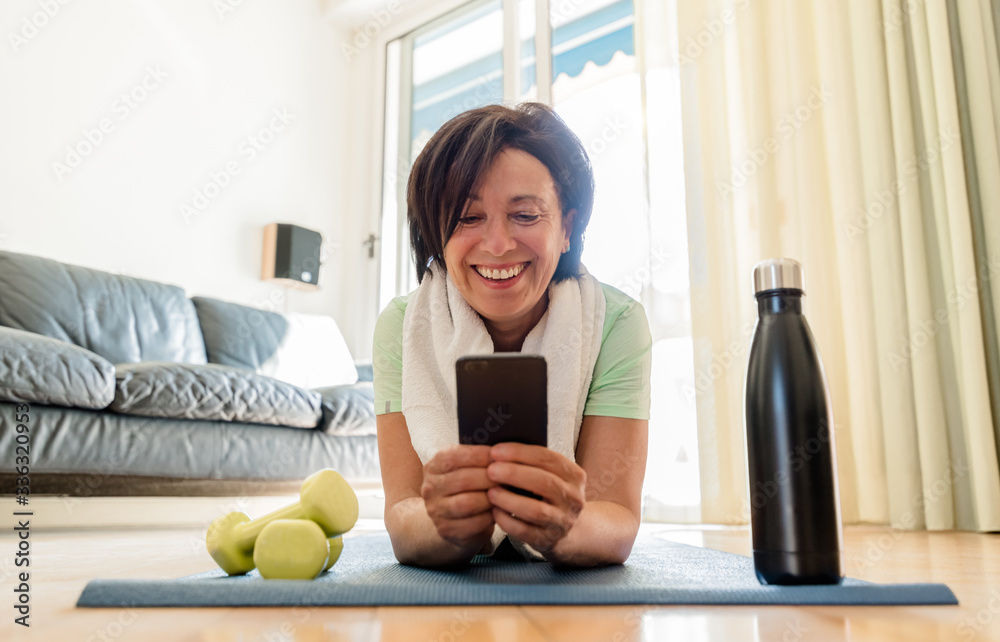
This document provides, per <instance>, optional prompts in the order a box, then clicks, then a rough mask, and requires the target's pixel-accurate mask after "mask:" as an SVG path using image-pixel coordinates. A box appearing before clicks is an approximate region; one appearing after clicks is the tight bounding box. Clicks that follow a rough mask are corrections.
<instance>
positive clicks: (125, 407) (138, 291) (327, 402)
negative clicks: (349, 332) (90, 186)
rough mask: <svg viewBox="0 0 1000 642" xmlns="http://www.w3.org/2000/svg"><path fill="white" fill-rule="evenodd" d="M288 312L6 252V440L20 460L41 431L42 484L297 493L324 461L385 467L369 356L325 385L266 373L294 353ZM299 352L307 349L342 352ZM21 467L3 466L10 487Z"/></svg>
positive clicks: (342, 466)
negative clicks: (192, 294) (308, 385)
mask: <svg viewBox="0 0 1000 642" xmlns="http://www.w3.org/2000/svg"><path fill="white" fill-rule="evenodd" d="M328 321H329V323H330V324H331V325H332V327H333V329H334V331H335V332H336V334H337V337H338V338H339V337H340V335H339V331H338V330H336V325H335V323H334V322H333V321H332V319H328ZM290 323H291V316H288V315H281V314H277V313H273V312H264V311H261V310H257V309H254V308H250V307H246V306H241V305H236V304H233V303H228V302H225V301H220V300H217V299H210V298H200V297H195V298H194V299H190V298H188V297H187V295H186V294H185V292H184V291H183V290H182V289H180V288H178V287H175V286H171V285H167V284H164V283H157V282H154V281H148V280H143V279H137V278H132V277H128V276H121V275H116V274H111V273H107V272H101V271H98V270H92V269H87V268H82V267H76V266H71V265H66V264H63V263H59V262H57V261H53V260H50V259H44V258H40V257H35V256H29V255H24V254H17V253H13V252H0V452H3V453H5V454H6V457H7V459H8V464H14V463H15V460H14V457H15V455H16V454H20V453H17V452H16V448H17V446H18V445H19V444H20V445H22V446H24V445H25V444H24V443H23V442H24V441H25V437H23V436H22V435H25V434H27V435H28V436H29V437H30V443H29V444H27V447H28V449H29V454H28V461H29V462H30V463H29V467H30V475H29V479H30V489H31V493H33V494H53V493H54V494H68V495H73V496H88V495H163V494H189V495H190V494H203V495H222V494H244V493H251V492H252V493H257V494H261V493H268V492H287V491H288V490H289V489H291V488H294V487H297V485H298V484H299V483H300V482H301V480H302V479H304V478H305V477H307V476H308V475H309V474H311V473H312V472H314V471H316V470H318V469H320V468H326V467H330V468H334V469H336V470H338V471H339V472H341V474H343V475H344V476H345V477H346V478H348V479H349V480H364V479H377V478H378V477H379V468H378V453H377V448H376V439H375V418H374V408H373V396H372V389H371V376H370V372H371V371H370V368H364V367H362V368H359V369H357V370H355V369H354V367H355V365H354V364H353V362H350V361H349V362H348V363H347V364H346V367H347V368H348V369H349V372H348V374H349V375H350V376H349V378H348V379H345V380H344V381H343V382H342V383H341V384H340V385H331V386H323V387H317V388H313V389H309V388H306V387H303V386H301V385H295V384H294V383H290V382H289V381H288V377H285V380H281V379H279V378H275V377H272V376H268V373H269V372H272V371H275V372H276V370H275V366H274V364H275V358H276V355H282V354H283V355H284V357H285V362H286V363H287V362H288V356H289V355H288V354H287V353H288V350H289V348H288V346H287V344H288V341H287V337H288V335H289V332H290ZM327 338H328V337H327ZM340 341H341V343H343V340H342V338H340ZM306 350H307V351H308V350H309V347H308V346H307V347H306ZM282 351H284V352H282ZM344 351H345V352H346V345H345V346H344ZM298 352H299V353H300V354H294V355H292V356H294V357H295V359H298V361H295V359H293V360H292V361H293V362H294V363H304V362H305V361H303V359H305V360H306V361H308V360H316V359H319V360H322V359H325V358H327V356H328V355H326V354H325V353H322V352H321V351H317V353H316V354H308V355H305V354H301V353H302V352H303V350H302V345H301V342H300V344H299V348H298ZM347 358H348V359H349V354H347ZM319 365H320V366H323V367H325V366H327V365H331V366H332V365H333V364H328V363H325V362H322V361H321V362H319ZM344 365H345V364H343V363H341V364H339V366H338V367H340V368H341V370H340V371H336V372H343V367H344ZM279 370H280V368H279ZM284 370H285V372H286V374H287V372H288V371H289V369H288V368H287V367H286V368H285V369H284ZM334 370H335V368H334ZM293 371H294V369H293ZM358 374H360V375H361V376H360V377H358ZM355 379H358V380H357V381H354V380H355ZM352 381H354V382H353V383H352ZM18 424H23V425H25V426H27V427H28V430H27V432H24V428H20V429H19V428H18ZM19 430H20V431H21V432H19ZM19 437H20V441H18V438H19ZM21 453H23V451H21ZM22 461H24V460H22ZM17 477H19V475H18V474H17V472H16V470H15V469H14V467H13V466H8V465H5V466H4V469H3V473H2V474H0V492H2V493H5V494H12V493H14V492H15V488H16V486H18V485H19V483H18V480H17ZM21 483H23V480H22V482H21Z"/></svg>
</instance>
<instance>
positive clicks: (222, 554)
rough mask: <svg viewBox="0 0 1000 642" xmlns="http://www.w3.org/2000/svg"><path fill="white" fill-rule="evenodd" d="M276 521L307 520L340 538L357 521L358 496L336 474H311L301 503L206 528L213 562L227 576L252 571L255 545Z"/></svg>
mask: <svg viewBox="0 0 1000 642" xmlns="http://www.w3.org/2000/svg"><path fill="white" fill-rule="evenodd" d="M279 519H293V520H294V519H299V520H301V519H308V520H312V521H313V522H315V523H316V524H317V525H318V526H319V528H320V529H321V530H322V532H323V534H324V537H325V538H330V537H336V536H338V535H343V534H344V533H346V532H347V531H349V530H351V529H352V528H353V527H354V524H355V523H356V522H357V521H358V496H357V495H355V494H354V489H352V488H351V486H350V484H348V483H347V482H346V481H345V480H344V478H343V477H341V476H340V473H338V472H337V471H335V470H332V469H329V468H326V469H323V470H320V471H318V472H316V473H313V474H312V475H310V476H309V477H307V478H306V480H305V481H304V482H303V483H302V491H301V494H300V500H299V501H298V502H296V503H295V504H292V505H291V506H286V507H285V508H281V509H279V510H276V511H274V512H272V513H268V514H267V515H264V516H263V517H259V518H257V519H255V520H251V519H250V518H249V517H247V516H246V515H245V514H244V513H239V512H235V513H229V514H227V515H223V516H222V517H219V518H216V520H215V521H213V522H212V524H211V526H209V527H208V534H207V536H206V537H205V545H206V548H208V553H209V554H210V555H211V556H212V559H214V560H215V562H216V563H217V564H218V565H219V567H220V568H222V570H224V571H225V572H226V573H228V574H229V575H239V574H242V573H246V572H248V571H250V570H252V569H253V567H254V561H253V549H254V543H255V542H256V541H257V537H258V536H259V535H260V533H261V531H262V530H263V529H264V527H266V526H267V525H268V524H270V523H271V522H274V521H276V520H279Z"/></svg>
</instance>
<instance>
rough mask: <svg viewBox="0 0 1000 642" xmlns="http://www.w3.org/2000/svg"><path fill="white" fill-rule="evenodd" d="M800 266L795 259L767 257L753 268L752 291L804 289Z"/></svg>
mask: <svg viewBox="0 0 1000 642" xmlns="http://www.w3.org/2000/svg"><path fill="white" fill-rule="evenodd" d="M804 284H805V277H803V276H802V266H801V265H800V264H799V262H798V261H796V260H795V259H767V260H766V261H761V262H760V263H758V264H757V265H755V266H754V268H753V293H754V295H755V296H756V295H758V294H760V293H761V292H766V291H767V290H802V291H805V287H804Z"/></svg>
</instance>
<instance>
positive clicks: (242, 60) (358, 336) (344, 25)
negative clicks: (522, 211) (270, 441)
mask: <svg viewBox="0 0 1000 642" xmlns="http://www.w3.org/2000/svg"><path fill="white" fill-rule="evenodd" d="M63 2H66V4H61V3H60V2H58V1H57V0H4V2H3V3H2V5H0V35H2V36H3V42H0V249H5V250H11V251H15V252H24V253H29V254H35V255H40V256H45V257H50V258H54V259H57V260H60V261H64V262H67V263H73V264H77V265H84V266H88V267H93V268H98V269H103V270H109V271H116V272H120V273H124V274H128V275H130V276H137V277H142V278H148V279H154V280H159V281H164V282H168V283H174V284H176V285H180V286H182V287H184V288H185V289H186V290H187V291H188V293H189V294H191V295H196V294H197V295H206V296H215V297H219V298H223V299H227V300H230V301H236V302H241V303H245V304H250V305H258V306H261V307H271V306H274V307H276V309H278V310H279V311H280V310H282V309H285V308H286V306H287V309H288V310H290V311H300V312H312V313H324V314H330V315H332V316H333V317H334V318H336V319H337V322H338V323H339V324H340V325H341V328H342V329H343V331H344V333H345V335H346V336H347V339H348V344H349V345H350V347H351V349H352V351H353V352H354V354H355V356H356V357H359V358H364V357H367V356H369V355H370V350H371V347H370V342H371V335H370V327H371V326H370V324H371V322H372V320H373V318H374V314H375V311H374V307H375V305H376V303H375V293H374V284H375V270H376V261H375V260H369V259H368V256H367V251H366V250H365V249H364V248H363V247H362V245H361V243H362V241H363V240H364V238H365V237H366V236H367V235H368V234H369V233H371V232H377V229H378V227H377V225H378V212H377V203H374V204H373V203H372V199H371V197H370V196H366V195H364V194H363V193H362V192H363V191H364V190H365V188H366V186H362V185H360V184H359V183H360V181H361V180H364V178H363V177H364V176H365V174H364V173H362V174H361V175H359V168H360V167H361V166H365V165H366V164H369V163H368V161H367V159H369V158H370V155H371V154H372V152H373V150H372V149H371V141H372V140H375V136H376V134H375V133H374V130H372V129H371V127H372V126H373V122H374V123H376V124H377V123H378V120H377V119H374V118H373V116H372V115H371V114H370V109H371V108H370V105H369V104H368V103H365V102H363V101H359V100H358V96H362V95H365V96H367V95H369V94H370V93H371V83H372V82H374V81H375V78H376V77H377V74H373V71H372V69H371V68H370V63H371V60H370V59H366V60H367V62H368V65H367V66H366V65H365V64H363V63H360V62H358V61H357V60H356V59H352V60H348V57H347V56H345V55H344V53H343V51H342V47H341V45H342V44H343V43H344V42H348V41H350V39H351V38H352V37H353V31H352V29H351V24H350V23H349V22H345V20H350V19H352V18H346V19H345V18H344V17H343V16H340V15H338V13H337V6H338V3H336V2H331V3H323V2H321V1H320V0H295V1H291V0H286V1H282V2H278V1H277V0H242V1H241V0H213V1H210V0H174V1H171V2H165V1H160V0H131V1H129V0H88V1H87V2H82V1H81V2H71V1H68V0H63ZM231 5H233V6H231ZM376 6H377V5H376ZM226 8H229V9H231V10H224V9H226ZM46 12H47V13H46ZM47 14H51V15H47ZM344 15H347V14H344ZM361 18H362V20H363V19H364V18H365V15H364V13H362V16H361ZM32 23H34V24H32ZM36 25H40V26H36ZM369 54H370V52H369ZM144 85H145V86H144ZM122 94H131V95H132V97H133V98H132V99H133V102H132V104H129V103H128V102H126V101H125V100H124V99H123V98H122ZM276 110H277V112H276ZM278 112H286V113H287V114H289V115H290V118H289V117H286V119H288V122H287V123H283V122H282V121H281V119H275V118H274V115H275V114H276V113H278ZM359 113H360V114H364V115H363V117H362V118H361V119H360V122H358V121H359V119H358V114H359ZM102 127H103V129H104V130H105V131H104V132H100V130H101V128H102ZM272 127H273V129H274V131H273V132H269V131H267V129H269V128H272ZM262 130H264V131H262ZM278 130H280V131H278ZM272 133H273V136H271V134H272ZM253 136H258V137H261V138H260V140H259V141H258V146H259V149H258V150H254V152H251V150H250V145H252V144H253V142H252V140H251V137H253ZM88 137H89V138H90V139H92V141H94V142H90V141H88ZM269 137H270V140H268V138H269ZM264 141H267V142H266V143H265V142H264ZM67 147H70V148H76V153H77V154H79V157H77V156H76V155H75V154H74V153H72V152H69V151H67ZM55 163H61V164H62V165H63V166H59V165H55ZM71 165H74V166H71ZM227 166H228V167H229V168H230V169H233V170H236V169H238V173H237V174H235V175H233V176H229V177H226V176H225V175H224V173H225V170H226V168H227ZM213 176H216V177H218V178H217V180H218V182H220V183H223V184H225V186H224V187H223V188H222V189H219V190H218V191H216V190H215V189H214V188H213V187H209V188H208V189H207V190H206V189H205V186H206V185H210V184H211V183H212V181H213ZM369 178H370V177H369ZM227 181H228V182H227ZM198 190H201V191H202V193H203V194H207V195H208V196H213V195H214V198H211V199H209V200H207V201H198V202H197V203H196V202H195V194H196V192H197V191H198ZM206 203H207V204H206ZM185 205H187V206H190V207H191V209H190V210H185V208H184V207H183V206H185ZM196 206H201V208H200V209H198V208H196ZM185 212H186V214H187V215H185ZM192 212H193V214H192ZM274 221H280V222H289V223H295V224H298V225H302V226H305V227H310V228H313V229H317V230H319V231H320V232H322V233H323V236H324V240H325V241H326V244H327V248H326V249H327V251H326V259H325V260H326V263H325V264H324V267H323V270H322V272H321V284H322V288H321V290H320V291H319V292H313V293H304V292H291V293H288V291H286V290H285V289H284V288H280V287H276V286H274V285H272V284H269V283H266V282H263V281H261V280H260V260H261V259H260V257H261V245H262V228H263V226H264V225H265V224H267V223H270V222H274ZM272 302H273V303H272Z"/></svg>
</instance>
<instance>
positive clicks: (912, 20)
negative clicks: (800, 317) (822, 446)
mask: <svg viewBox="0 0 1000 642" xmlns="http://www.w3.org/2000/svg"><path fill="white" fill-rule="evenodd" d="M637 10H638V15H639V20H638V25H637V28H638V29H639V30H640V34H641V37H640V42H641V43H642V46H641V50H640V52H639V55H640V56H641V57H642V60H643V65H642V68H643V73H645V74H647V75H649V74H655V73H657V72H661V71H663V70H664V69H671V70H674V71H675V72H677V71H679V76H680V86H681V89H680V92H681V104H682V118H683V132H684V140H683V147H684V168H685V170H684V171H685V185H686V202H687V218H688V230H687V232H688V241H689V254H690V280H691V299H692V328H693V334H694V360H695V364H694V368H695V372H696V373H702V374H703V375H704V376H703V377H702V378H703V379H704V381H700V382H699V385H698V386H697V412H698V432H699V457H700V463H701V495H702V519H703V520H704V521H706V522H722V523H742V522H745V521H746V519H747V516H748V514H749V510H748V508H747V496H748V495H747V488H746V484H747V482H746V470H745V455H744V432H743V411H742V398H743V397H742V396H743V377H744V370H745V363H746V349H747V346H748V344H749V338H750V332H751V329H752V324H753V320H754V318H755V314H756V308H755V304H754V300H753V295H752V291H751V288H750V271H751V268H752V266H753V265H754V263H755V262H757V261H758V260H761V259H764V258H768V257H775V256H790V257H793V258H796V259H798V260H799V261H800V262H801V263H802V264H803V266H804V268H805V273H806V295H807V296H806V299H805V313H806V316H807V318H808V320H809V323H810V325H811V326H812V330H813V334H814V335H815V337H816V339H817V341H818V343H819V347H820V351H821V353H822V356H823V359H824V363H825V366H826V371H827V377H828V380H829V384H830V389H831V393H832V397H833V404H834V416H835V422H836V446H837V449H838V458H839V462H838V463H839V479H840V490H841V502H842V509H843V516H844V519H845V521H847V522H856V521H862V522H876V523H890V524H892V525H894V526H896V527H900V528H931V529H947V528H961V529H970V530H1000V471H998V448H997V446H998V442H1000V428H998V425H1000V422H998V421H997V417H996V416H995V414H994V413H996V412H998V411H1000V371H998V370H1000V364H998V361H1000V359H998V355H997V337H998V334H1000V326H998V321H997V319H998V315H1000V278H997V277H998V276H1000V141H998V132H1000V58H998V55H997V34H996V32H995V29H994V27H995V24H996V16H994V14H993V11H1000V8H998V7H991V5H990V3H989V1H988V0H957V1H956V0H950V1H948V0H882V2H881V3H880V2H873V1H872V0H845V1H844V2H828V1H827V0H637ZM664 43H669V44H667V45H665V44H664ZM674 52H676V53H674ZM656 118H657V114H656V113H650V112H647V114H646V119H647V122H652V121H653V120H654V119H656ZM651 180H655V177H651ZM652 209H653V210H654V211H655V207H654V208H652ZM699 376H701V375H699ZM702 384H703V385H702Z"/></svg>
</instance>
